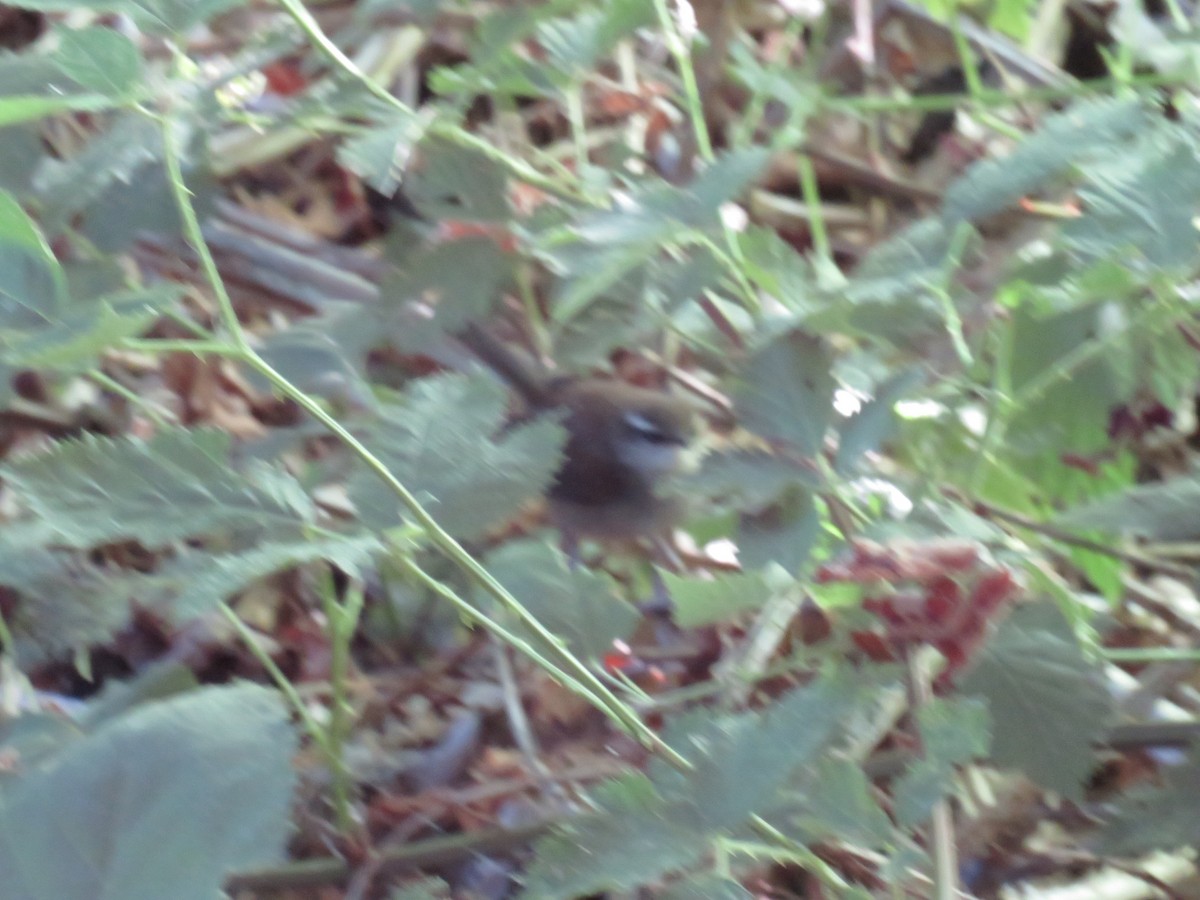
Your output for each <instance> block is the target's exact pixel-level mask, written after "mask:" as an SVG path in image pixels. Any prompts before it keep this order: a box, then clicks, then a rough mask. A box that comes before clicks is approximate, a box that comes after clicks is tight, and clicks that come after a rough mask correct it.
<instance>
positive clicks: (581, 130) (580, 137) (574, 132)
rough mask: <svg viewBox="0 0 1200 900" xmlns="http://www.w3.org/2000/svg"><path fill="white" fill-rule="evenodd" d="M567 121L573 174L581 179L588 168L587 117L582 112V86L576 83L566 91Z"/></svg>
mask: <svg viewBox="0 0 1200 900" xmlns="http://www.w3.org/2000/svg"><path fill="white" fill-rule="evenodd" d="M567 119H568V121H569V122H570V123H571V143H572V144H573V145H574V148H575V173H576V175H577V176H578V177H580V178H582V177H583V175H584V172H585V171H586V170H587V167H588V145H587V117H586V115H585V114H584V111H583V86H582V85H580V84H578V83H576V84H573V85H571V87H570V88H568V89H567Z"/></svg>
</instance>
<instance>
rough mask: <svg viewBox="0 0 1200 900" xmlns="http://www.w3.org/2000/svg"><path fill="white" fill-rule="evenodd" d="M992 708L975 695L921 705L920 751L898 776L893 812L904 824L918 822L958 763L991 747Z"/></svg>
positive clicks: (945, 788) (945, 789) (944, 788)
mask: <svg viewBox="0 0 1200 900" xmlns="http://www.w3.org/2000/svg"><path fill="white" fill-rule="evenodd" d="M988 724H989V723H988V711H987V707H986V706H985V705H984V704H983V702H982V701H980V700H978V699H973V698H957V699H953V700H946V699H940V698H939V699H935V700H932V701H930V702H929V703H927V704H926V705H924V706H922V707H921V709H920V710H918V711H917V726H918V729H919V730H920V733H921V748H922V752H921V755H920V756H919V757H918V758H917V759H915V760H914V761H913V763H912V764H911V765H910V766H909V768H908V770H907V771H906V772H905V773H904V774H903V775H901V776H900V778H898V779H897V780H896V783H895V785H894V786H893V789H892V796H893V812H892V814H893V815H894V816H895V818H896V822H897V824H899V825H900V826H901V827H915V826H917V825H919V824H921V823H922V822H924V821H925V819H926V818H927V817H928V816H929V814H930V811H931V810H932V809H933V805H934V804H935V803H936V802H937V801H938V800H940V799H941V798H942V797H943V796H945V795H946V794H947V793H948V792H949V791H950V789H951V787H952V785H953V777H954V769H955V767H956V766H960V765H963V764H964V763H968V762H970V761H971V760H973V759H975V758H977V757H979V756H982V755H983V754H984V753H986V752H987V749H988V743H989V739H990V734H989V732H988Z"/></svg>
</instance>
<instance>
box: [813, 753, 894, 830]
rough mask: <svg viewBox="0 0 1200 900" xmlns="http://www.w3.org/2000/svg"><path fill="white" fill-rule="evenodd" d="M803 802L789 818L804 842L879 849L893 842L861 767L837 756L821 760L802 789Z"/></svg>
mask: <svg viewBox="0 0 1200 900" xmlns="http://www.w3.org/2000/svg"><path fill="white" fill-rule="evenodd" d="M802 794H803V803H802V809H801V811H800V812H799V813H797V814H795V815H793V816H791V819H792V824H793V825H794V826H795V827H797V828H798V829H799V831H800V834H801V836H802V838H801V839H802V840H803V841H804V842H805V843H810V842H812V843H815V842H817V841H823V840H837V841H843V842H847V843H851V844H855V845H858V846H861V847H868V848H873V849H877V848H882V847H885V846H887V845H889V844H891V843H892V842H893V841H894V840H895V834H894V829H893V828H892V823H891V820H890V819H888V816H887V813H885V812H884V811H883V809H882V807H880V805H879V801H878V800H876V799H875V787H874V785H872V784H871V781H870V779H868V778H867V776H866V775H865V774H864V773H863V770H862V767H861V766H859V765H857V764H856V763H854V762H853V761H851V760H849V759H845V758H844V757H840V756H826V757H825V758H823V759H821V760H820V761H819V762H818V763H817V765H816V768H815V770H814V771H813V773H812V774H811V776H809V777H808V778H806V779H805V780H804V782H803V786H802Z"/></svg>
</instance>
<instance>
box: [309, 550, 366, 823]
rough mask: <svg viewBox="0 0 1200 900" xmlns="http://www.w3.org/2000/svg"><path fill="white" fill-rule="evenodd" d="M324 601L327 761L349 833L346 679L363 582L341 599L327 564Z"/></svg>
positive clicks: (337, 811) (337, 808) (336, 805)
mask: <svg viewBox="0 0 1200 900" xmlns="http://www.w3.org/2000/svg"><path fill="white" fill-rule="evenodd" d="M317 590H318V593H319V594H320V596H321V605H322V608H323V609H324V610H325V619H326V622H327V625H326V628H327V633H328V637H329V654H330V658H329V689H330V700H329V725H328V726H327V729H326V731H327V733H328V736H329V738H328V742H327V746H328V754H329V755H328V760H327V761H328V763H329V769H330V773H331V775H332V793H333V809H334V816H335V818H336V820H337V823H338V831H340V832H341V833H342V834H343V835H348V834H350V833H352V831H353V830H354V819H353V817H352V815H351V799H352V794H353V784H354V779H353V776H352V775H351V773H350V769H349V767H348V766H347V765H346V757H345V752H344V748H345V745H346V740H347V739H348V738H349V737H350V731H351V729H352V728H353V727H354V716H353V712H354V710H353V709H352V708H351V705H350V699H349V692H348V690H347V685H346V681H347V679H348V678H349V675H350V642H351V641H352V640H353V638H354V633H355V631H356V630H357V629H358V620H359V616H360V615H361V614H362V609H363V602H364V596H365V595H364V593H363V588H362V585H361V584H359V583H358V582H353V581H352V582H351V583H350V584H349V585H347V587H346V599H345V600H344V601H339V600H338V596H337V587H336V586H335V585H334V583H333V572H332V570H331V569H330V568H329V567H328V566H326V567H325V568H324V569H323V570H322V577H321V580H320V583H319V585H318V589H317Z"/></svg>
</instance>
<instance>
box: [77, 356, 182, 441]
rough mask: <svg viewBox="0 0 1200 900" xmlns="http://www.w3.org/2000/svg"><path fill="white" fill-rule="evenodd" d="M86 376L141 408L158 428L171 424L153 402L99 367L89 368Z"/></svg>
mask: <svg viewBox="0 0 1200 900" xmlns="http://www.w3.org/2000/svg"><path fill="white" fill-rule="evenodd" d="M87 377H88V378H90V379H91V380H92V381H94V382H95V383H96V384H98V385H100V387H102V388H104V389H105V390H106V391H111V392H112V393H114V394H116V395H117V396H119V397H123V398H125V400H126V401H127V402H128V403H130V404H131V405H132V406H134V407H135V408H137V409H140V410H142V411H143V412H144V413H145V414H146V416H147V417H148V418H149V419H150V421H152V422H153V423H154V424H155V425H157V426H159V427H160V428H166V427H168V426H169V425H171V424H172V423H171V422H169V421H168V420H167V417H166V416H164V415H163V414H162V413H161V412H159V410H157V409H156V408H155V407H154V404H153V403H150V402H149V401H147V400H146V398H145V397H142V396H139V395H138V393H137V392H136V391H131V390H130V389H129V388H127V387H125V385H123V384H121V382H119V381H117V379H115V378H113V377H112V376H111V375H109V374H108V373H106V372H104V371H102V370H100V369H91V370H89V371H88V373H87Z"/></svg>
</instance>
